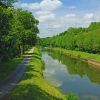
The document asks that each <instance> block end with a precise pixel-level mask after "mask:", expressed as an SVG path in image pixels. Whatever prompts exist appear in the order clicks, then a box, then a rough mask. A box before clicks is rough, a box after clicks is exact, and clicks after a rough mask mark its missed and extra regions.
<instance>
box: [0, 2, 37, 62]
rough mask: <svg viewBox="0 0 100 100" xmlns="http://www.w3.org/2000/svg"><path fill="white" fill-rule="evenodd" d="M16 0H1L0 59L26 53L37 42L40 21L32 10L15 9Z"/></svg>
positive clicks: (3, 59)
mask: <svg viewBox="0 0 100 100" xmlns="http://www.w3.org/2000/svg"><path fill="white" fill-rule="evenodd" d="M13 2H15V0H7V2H6V1H5V0H0V61H6V60H9V59H11V58H14V57H16V56H18V55H21V54H23V53H24V51H25V50H26V49H27V48H29V47H30V46H32V45H34V44H35V43H36V37H37V34H38V33H39V30H38V27H37V25H38V23H39V21H38V20H37V19H35V17H34V16H33V14H32V13H31V12H28V11H25V10H22V9H15V8H14V7H13V6H12V3H13Z"/></svg>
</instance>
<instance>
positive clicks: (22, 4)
mask: <svg viewBox="0 0 100 100" xmlns="http://www.w3.org/2000/svg"><path fill="white" fill-rule="evenodd" d="M14 7H15V8H22V9H25V10H29V11H31V12H32V13H33V15H34V16H35V17H36V18H37V19H38V20H39V22H40V23H39V26H38V27H39V29H40V34H39V36H40V37H48V36H53V35H56V34H59V33H61V32H63V31H65V30H67V29H68V28H69V27H87V26H88V25H89V24H90V23H91V22H94V21H100V0H20V1H19V2H17V3H15V4H14Z"/></svg>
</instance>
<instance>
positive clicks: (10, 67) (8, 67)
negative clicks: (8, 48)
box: [0, 56, 24, 80]
mask: <svg viewBox="0 0 100 100" xmlns="http://www.w3.org/2000/svg"><path fill="white" fill-rule="evenodd" d="M23 58H24V57H23V56H20V57H17V58H13V59H11V60H9V61H7V62H0V80H3V79H4V78H6V77H7V76H8V75H9V74H10V73H11V72H12V71H14V70H15V69H16V67H17V66H18V64H19V63H20V62H21V61H22V60H23Z"/></svg>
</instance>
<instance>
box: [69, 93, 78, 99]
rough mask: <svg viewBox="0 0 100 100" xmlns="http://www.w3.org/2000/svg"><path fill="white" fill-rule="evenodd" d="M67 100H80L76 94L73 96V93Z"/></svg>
mask: <svg viewBox="0 0 100 100" xmlns="http://www.w3.org/2000/svg"><path fill="white" fill-rule="evenodd" d="M67 99H68V100H78V97H77V96H76V95H75V94H73V93H69V94H68V95H67Z"/></svg>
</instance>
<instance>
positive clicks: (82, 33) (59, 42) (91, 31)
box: [39, 22, 100, 53]
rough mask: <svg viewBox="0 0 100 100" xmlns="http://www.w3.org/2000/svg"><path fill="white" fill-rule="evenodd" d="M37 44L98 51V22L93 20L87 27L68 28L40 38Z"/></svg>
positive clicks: (92, 51) (99, 36)
mask: <svg viewBox="0 0 100 100" xmlns="http://www.w3.org/2000/svg"><path fill="white" fill-rule="evenodd" d="M39 44H40V45H42V46H52V47H62V48H66V49H70V50H80V51H85V52H89V53H100V22H93V23H91V25H90V26H89V27H88V28H69V29H68V30H67V31H65V32H63V33H61V34H59V35H56V36H53V37H51V38H50V37H48V38H42V39H40V40H39Z"/></svg>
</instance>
